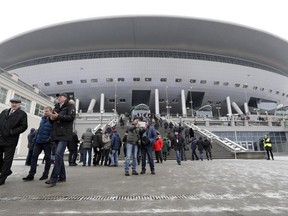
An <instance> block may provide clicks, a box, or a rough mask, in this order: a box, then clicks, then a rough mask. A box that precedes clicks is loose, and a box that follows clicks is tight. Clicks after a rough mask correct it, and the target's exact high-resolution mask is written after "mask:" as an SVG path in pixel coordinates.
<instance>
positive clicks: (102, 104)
mask: <svg viewBox="0 0 288 216" xmlns="http://www.w3.org/2000/svg"><path fill="white" fill-rule="evenodd" d="M104 112H105V110H104V93H101V98H100V113H104Z"/></svg>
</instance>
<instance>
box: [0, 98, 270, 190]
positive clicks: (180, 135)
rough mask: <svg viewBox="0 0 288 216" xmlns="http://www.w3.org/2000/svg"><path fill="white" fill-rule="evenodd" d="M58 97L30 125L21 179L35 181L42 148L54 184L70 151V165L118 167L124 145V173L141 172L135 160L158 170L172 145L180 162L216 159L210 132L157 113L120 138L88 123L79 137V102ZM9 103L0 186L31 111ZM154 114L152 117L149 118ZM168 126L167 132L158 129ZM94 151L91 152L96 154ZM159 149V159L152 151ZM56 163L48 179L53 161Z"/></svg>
mask: <svg viewBox="0 0 288 216" xmlns="http://www.w3.org/2000/svg"><path fill="white" fill-rule="evenodd" d="M57 97H58V101H57V103H56V104H55V107H54V108H52V107H45V109H44V116H43V117H42V119H41V122H40V125H39V128H38V129H37V130H35V129H34V128H32V129H31V130H30V133H29V135H28V146H27V147H28V149H29V151H28V155H27V158H26V162H25V164H26V165H27V166H30V170H29V174H28V175H27V176H26V177H24V178H23V180H24V181H32V180H34V175H35V174H36V169H37V161H38V157H39V155H40V153H41V152H42V151H44V159H43V162H45V167H44V171H43V174H42V176H41V177H40V179H39V180H46V179H47V180H46V181H45V183H46V184H48V185H50V186H55V185H56V183H58V182H65V181H66V171H65V165H64V152H65V150H66V148H68V150H69V157H68V162H69V166H77V165H78V164H77V163H76V161H77V159H78V158H79V162H78V163H82V166H83V167H85V166H91V165H92V164H93V166H109V167H118V166H119V155H120V151H121V148H122V149H123V152H124V156H125V162H124V175H125V176H130V172H129V170H130V168H131V169H132V171H131V174H132V175H139V173H138V171H137V165H141V171H140V174H142V175H143V174H145V173H146V171H147V170H146V165H149V169H150V172H151V174H152V175H155V173H156V172H155V164H154V163H155V162H156V163H163V161H166V160H167V157H168V155H169V154H170V153H171V151H172V150H174V151H175V154H176V162H177V164H178V165H181V163H182V161H185V160H187V156H186V152H187V151H189V150H190V149H191V160H192V161H194V160H201V161H203V159H204V153H206V159H207V160H212V153H211V150H212V144H211V142H210V141H209V139H208V138H207V137H198V139H197V138H196V137H195V135H194V131H193V130H192V128H184V127H181V124H180V125H176V126H175V125H174V124H173V123H172V122H170V123H168V122H166V121H163V120H162V119H156V118H154V117H153V116H145V118H144V117H143V116H134V118H133V120H129V122H128V123H127V127H126V132H125V135H124V136H123V137H122V138H121V136H120V134H119V133H118V131H117V130H116V128H115V127H108V128H105V130H104V131H102V129H98V130H97V131H96V132H95V133H93V132H92V130H91V128H88V129H87V130H86V132H85V133H83V134H82V135H81V137H78V135H77V132H76V131H74V132H73V121H74V119H75V105H74V103H73V102H71V101H69V100H68V99H69V97H68V95H67V94H66V93H60V94H58V95H57ZM10 102H11V107H10V108H9V109H6V110H4V111H3V112H2V113H1V114H0V172H1V174H0V185H3V184H5V181H6V179H7V177H8V176H9V175H11V174H12V171H11V166H12V161H13V156H14V153H15V149H16V146H17V143H18V139H19V135H20V134H21V133H23V132H24V131H25V130H26V129H27V127H28V124H27V114H26V113H25V112H24V111H22V110H21V108H20V104H21V101H20V100H19V99H11V100H10ZM149 117H150V118H149ZM124 125H125V123H124V120H123V119H122V120H121V119H120V128H124ZM160 127H163V128H164V131H165V132H164V134H165V136H164V137H163V136H162V135H161V133H160V132H159V131H160V130H159V128H160ZM263 143H264V146H265V150H266V151H267V156H268V158H267V159H268V160H270V158H271V159H272V160H274V157H273V153H272V143H271V139H270V138H269V137H268V136H265V137H264V139H263ZM92 153H93V157H92ZM154 154H155V159H154V156H153V155H154ZM52 163H53V164H54V166H53V170H52V173H51V175H50V178H49V176H48V175H49V171H50V167H51V164H52Z"/></svg>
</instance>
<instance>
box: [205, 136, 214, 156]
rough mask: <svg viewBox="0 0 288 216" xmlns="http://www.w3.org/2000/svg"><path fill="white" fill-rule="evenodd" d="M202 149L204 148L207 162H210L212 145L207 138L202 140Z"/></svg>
mask: <svg viewBox="0 0 288 216" xmlns="http://www.w3.org/2000/svg"><path fill="white" fill-rule="evenodd" d="M203 147H204V150H205V152H206V158H207V160H212V153H211V149H212V144H211V142H210V141H209V140H208V138H207V137H205V138H204V140H203Z"/></svg>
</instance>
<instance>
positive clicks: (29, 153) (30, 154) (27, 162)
mask: <svg viewBox="0 0 288 216" xmlns="http://www.w3.org/2000/svg"><path fill="white" fill-rule="evenodd" d="M32 154H33V149H28V154H27V157H26V162H25V165H28V166H30V165H31V160H32Z"/></svg>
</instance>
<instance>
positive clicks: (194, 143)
mask: <svg viewBox="0 0 288 216" xmlns="http://www.w3.org/2000/svg"><path fill="white" fill-rule="evenodd" d="M191 139H192V141H191V150H192V161H194V160H195V159H196V160H199V158H198V155H197V153H196V149H197V139H196V138H195V137H192V138H191Z"/></svg>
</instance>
